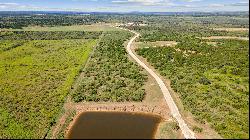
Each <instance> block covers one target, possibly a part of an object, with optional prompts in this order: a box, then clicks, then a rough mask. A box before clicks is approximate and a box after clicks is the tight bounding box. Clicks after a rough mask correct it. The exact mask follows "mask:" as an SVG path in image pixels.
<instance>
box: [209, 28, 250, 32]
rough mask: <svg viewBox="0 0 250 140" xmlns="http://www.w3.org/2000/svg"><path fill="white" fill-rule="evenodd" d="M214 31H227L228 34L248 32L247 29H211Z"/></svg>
mask: <svg viewBox="0 0 250 140" xmlns="http://www.w3.org/2000/svg"><path fill="white" fill-rule="evenodd" d="M213 30H216V31H228V32H238V31H240V32H245V31H249V28H213Z"/></svg>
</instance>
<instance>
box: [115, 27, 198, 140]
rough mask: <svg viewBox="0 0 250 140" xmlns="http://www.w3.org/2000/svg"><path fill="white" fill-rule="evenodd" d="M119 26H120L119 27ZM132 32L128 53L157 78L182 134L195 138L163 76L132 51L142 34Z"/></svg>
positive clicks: (187, 137)
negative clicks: (135, 41) (133, 44)
mask: <svg viewBox="0 0 250 140" xmlns="http://www.w3.org/2000/svg"><path fill="white" fill-rule="evenodd" d="M117 28H118V27H117ZM120 29H123V28H120ZM123 30H127V29H123ZM128 31H130V32H132V33H134V34H135V36H134V37H133V38H132V39H131V40H130V41H129V42H128V45H127V47H126V49H127V52H128V54H129V55H130V56H131V57H132V58H133V59H134V60H135V61H136V62H137V63H138V64H139V65H141V66H142V67H143V68H144V69H145V70H146V71H147V72H148V73H149V74H150V75H152V76H153V77H154V79H155V80H156V82H157V83H158V85H159V86H160V88H161V91H162V93H163V95H164V98H165V100H166V102H167V104H168V107H169V109H170V111H171V114H172V115H173V117H174V118H175V119H176V120H177V122H178V124H179V126H180V128H181V131H182V134H183V135H184V137H185V138H186V139H195V136H194V132H193V131H191V130H190V129H189V128H188V126H187V124H186V123H185V121H184V120H183V119H182V117H181V114H180V113H179V110H178V108H177V106H176V104H175V102H174V100H173V98H172V97H171V95H170V93H169V91H168V89H167V87H166V85H165V84H164V82H163V81H162V80H161V78H160V77H159V76H158V75H157V74H156V73H155V72H154V71H153V70H152V69H150V68H149V67H147V66H146V65H145V64H144V63H143V62H142V61H141V60H140V59H138V58H137V56H136V55H135V54H134V53H133V52H132V50H131V44H132V43H133V41H134V40H135V39H136V38H138V37H139V36H140V34H139V33H137V32H135V31H131V30H128Z"/></svg>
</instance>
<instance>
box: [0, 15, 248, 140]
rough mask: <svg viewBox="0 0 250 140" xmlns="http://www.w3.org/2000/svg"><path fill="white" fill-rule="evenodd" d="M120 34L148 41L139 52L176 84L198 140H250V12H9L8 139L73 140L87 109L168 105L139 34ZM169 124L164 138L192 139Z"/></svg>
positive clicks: (0, 70)
mask: <svg viewBox="0 0 250 140" xmlns="http://www.w3.org/2000/svg"><path fill="white" fill-rule="evenodd" d="M115 26H119V27H122V28H126V29H129V30H134V31H136V32H138V33H140V37H139V38H137V39H136V42H134V43H133V47H134V51H135V52H136V53H137V55H138V57H139V58H140V59H141V60H142V61H143V62H144V61H145V62H147V64H148V65H151V66H152V67H153V68H155V71H156V72H157V73H159V75H161V76H162V77H163V78H164V79H166V80H169V81H170V84H169V86H170V87H169V88H171V89H172V92H171V95H172V96H174V97H175V100H177V101H178V102H177V106H178V107H181V106H183V109H181V114H185V113H186V112H189V113H190V114H191V115H189V116H188V117H187V118H184V120H186V121H188V125H189V126H192V127H191V129H192V130H193V131H194V132H195V133H196V134H197V137H198V138H211V137H209V136H208V134H209V133H211V134H210V135H214V137H212V138H249V124H248V123H249V115H248V114H249V109H248V108H249V40H248V38H249V15H248V12H235V13H130V14H121V13H74V12H61V13H60V12H0V58H1V59H0V138H65V135H66V132H67V130H68V125H69V124H70V122H71V121H72V118H74V116H75V115H76V112H77V111H78V110H77V109H76V108H79V107H82V106H81V105H83V106H84V107H86V104H85V103H87V106H88V107H89V108H91V107H92V108H93V106H94V107H96V106H98V107H99V106H107V108H109V106H112V107H114V106H115V105H116V103H121V104H119V105H122V104H125V106H130V105H131V103H133V104H135V106H136V105H137V104H138V106H140V107H141V106H146V104H147V105H148V104H149V105H150V104H152V105H153V106H159V104H157V103H162V102H161V99H163V98H164V97H163V96H162V93H161V90H160V89H159V87H158V86H157V84H156V83H155V81H154V80H152V78H151V77H150V76H149V75H148V74H147V72H146V71H144V70H143V69H142V68H141V67H140V66H139V65H137V64H136V63H135V62H134V61H133V60H132V59H131V58H130V57H129V56H128V54H127V51H126V48H125V46H126V44H127V43H128V40H129V39H130V38H131V37H133V36H134V34H133V33H131V32H129V31H124V30H121V29H118V28H115ZM150 82H151V84H149V83H150ZM153 86H155V88H152V89H150V88H151V87H153ZM68 99H69V100H68ZM153 100H154V101H153ZM163 100H164V99H163ZM106 102H107V103H108V104H106ZM139 103H142V104H139ZM68 104H70V105H72V104H73V105H74V110H73V111H71V112H69V113H68V114H67V111H66V109H65V107H64V106H65V105H68ZM165 104H166V103H165ZM122 107H123V106H122ZM158 108H159V107H158ZM162 108H163V109H165V108H166V109H165V111H168V107H162ZM81 109H82V108H81ZM85 109H86V108H85ZM96 109H97V110H98V109H100V108H96ZM114 109H115V107H114ZM128 109H129V107H128V108H126V110H128ZM156 109H157V108H156ZM152 112H153V111H152ZM161 113H162V112H161ZM64 114H67V115H66V116H65V118H63V117H64ZM161 115H165V114H164V112H163V113H162V114H161ZM166 116H168V115H166ZM168 117H169V116H168ZM184 117H185V115H184ZM169 118H170V117H169ZM189 118H193V119H194V121H193V120H192V121H191V120H189ZM61 120H64V122H63V124H60V122H61ZM191 122H195V125H194V124H191ZM58 124H60V125H58ZM162 125H163V126H162V127H161V128H160V130H159V132H157V134H158V133H160V134H159V136H157V138H183V136H182V134H181V130H180V128H179V126H178V123H176V122H175V121H170V122H167V123H165V124H162ZM59 126H60V127H59ZM208 130H209V131H208ZM166 131H168V132H166ZM161 132H164V133H162V134H161ZM216 134H217V135H216ZM163 135H164V136H163Z"/></svg>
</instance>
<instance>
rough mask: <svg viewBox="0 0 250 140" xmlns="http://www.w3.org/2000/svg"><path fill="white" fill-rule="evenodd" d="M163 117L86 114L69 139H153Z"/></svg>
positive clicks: (76, 122)
mask: <svg viewBox="0 0 250 140" xmlns="http://www.w3.org/2000/svg"><path fill="white" fill-rule="evenodd" d="M161 120H162V119H161V117H160V116H157V115H148V114H142V113H128V112H84V113H82V114H80V115H79V116H78V118H77V119H76V121H75V122H74V124H73V126H72V127H71V128H70V130H69V132H68V134H67V135H66V138H67V139H152V138H154V135H155V133H156V130H157V127H158V124H159V123H160V122H161Z"/></svg>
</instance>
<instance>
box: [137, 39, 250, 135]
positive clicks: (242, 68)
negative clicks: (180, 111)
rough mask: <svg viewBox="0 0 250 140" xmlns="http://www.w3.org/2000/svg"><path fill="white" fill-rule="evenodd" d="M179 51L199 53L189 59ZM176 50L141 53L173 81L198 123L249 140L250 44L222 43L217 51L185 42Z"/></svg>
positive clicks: (143, 49) (144, 51)
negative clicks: (249, 54) (206, 124)
mask: <svg viewBox="0 0 250 140" xmlns="http://www.w3.org/2000/svg"><path fill="white" fill-rule="evenodd" d="M192 42H193V43H195V41H194V40H193V41H192ZM194 46H196V47H194ZM175 48H178V49H179V50H186V52H187V50H192V51H195V52H196V53H190V54H189V55H188V56H187V55H183V51H177V50H176V49H175ZM175 48H170V47H157V48H155V47H148V48H145V47H143V48H141V49H139V50H137V53H138V54H139V55H142V56H143V57H145V58H146V59H147V61H148V62H150V63H151V64H152V65H153V66H154V67H155V68H157V69H158V70H159V71H160V73H161V74H162V75H164V76H166V77H167V78H169V79H170V80H171V87H172V88H173V89H174V91H175V92H177V93H178V94H180V97H181V99H182V102H183V104H184V107H185V109H187V110H190V111H191V113H192V114H193V115H194V116H195V117H196V119H197V120H198V121H200V122H201V123H202V122H203V123H205V122H208V123H209V124H210V125H211V126H212V127H213V128H214V129H215V130H216V131H217V132H218V133H219V134H220V135H222V136H223V137H224V138H248V137H249V136H248V130H249V126H248V123H247V122H249V118H248V115H247V114H248V113H249V111H248V102H249V101H248V93H249V85H248V81H249V78H248V76H249V72H248V70H249V64H248V62H249V59H248V51H249V46H248V41H237V40H234V41H233V40H231V41H226V40H224V41H223V40H221V41H220V44H219V45H218V46H217V47H212V46H210V45H205V44H204V43H203V44H199V43H198V42H196V43H195V45H194V44H189V42H188V41H183V42H180V43H178V45H176V46H175ZM224 54H226V55H224ZM239 56H240V57H239Z"/></svg>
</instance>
